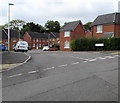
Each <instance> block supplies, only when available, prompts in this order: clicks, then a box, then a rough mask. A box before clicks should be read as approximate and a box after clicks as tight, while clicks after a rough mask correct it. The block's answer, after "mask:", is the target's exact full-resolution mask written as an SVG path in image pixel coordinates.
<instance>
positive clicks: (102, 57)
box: [97, 57, 107, 60]
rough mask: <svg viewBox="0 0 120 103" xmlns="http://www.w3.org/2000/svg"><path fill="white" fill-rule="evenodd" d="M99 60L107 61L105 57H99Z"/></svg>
mask: <svg viewBox="0 0 120 103" xmlns="http://www.w3.org/2000/svg"><path fill="white" fill-rule="evenodd" d="M97 58H98V59H102V60H105V59H107V58H103V57H97Z"/></svg>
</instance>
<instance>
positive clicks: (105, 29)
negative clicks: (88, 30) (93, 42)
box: [92, 24, 114, 38]
mask: <svg viewBox="0 0 120 103" xmlns="http://www.w3.org/2000/svg"><path fill="white" fill-rule="evenodd" d="M96 32H97V26H93V27H92V35H93V37H95V38H100V37H102V36H103V35H104V33H105V32H114V25H113V24H111V25H103V32H102V33H96Z"/></svg>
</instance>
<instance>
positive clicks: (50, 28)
mask: <svg viewBox="0 0 120 103" xmlns="http://www.w3.org/2000/svg"><path fill="white" fill-rule="evenodd" d="M45 28H46V32H59V30H60V23H59V22H58V21H47V23H45Z"/></svg>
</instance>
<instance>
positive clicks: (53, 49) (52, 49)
mask: <svg viewBox="0 0 120 103" xmlns="http://www.w3.org/2000/svg"><path fill="white" fill-rule="evenodd" d="M57 50H58V49H57V48H49V49H48V51H57Z"/></svg>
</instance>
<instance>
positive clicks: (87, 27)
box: [84, 22, 92, 31]
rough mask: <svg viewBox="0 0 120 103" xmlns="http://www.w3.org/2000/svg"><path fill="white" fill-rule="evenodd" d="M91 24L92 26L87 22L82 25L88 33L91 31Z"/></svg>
mask: <svg viewBox="0 0 120 103" xmlns="http://www.w3.org/2000/svg"><path fill="white" fill-rule="evenodd" d="M91 24H92V22H88V23H86V24H84V27H85V29H86V30H88V31H89V30H91V27H90V25H91Z"/></svg>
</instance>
